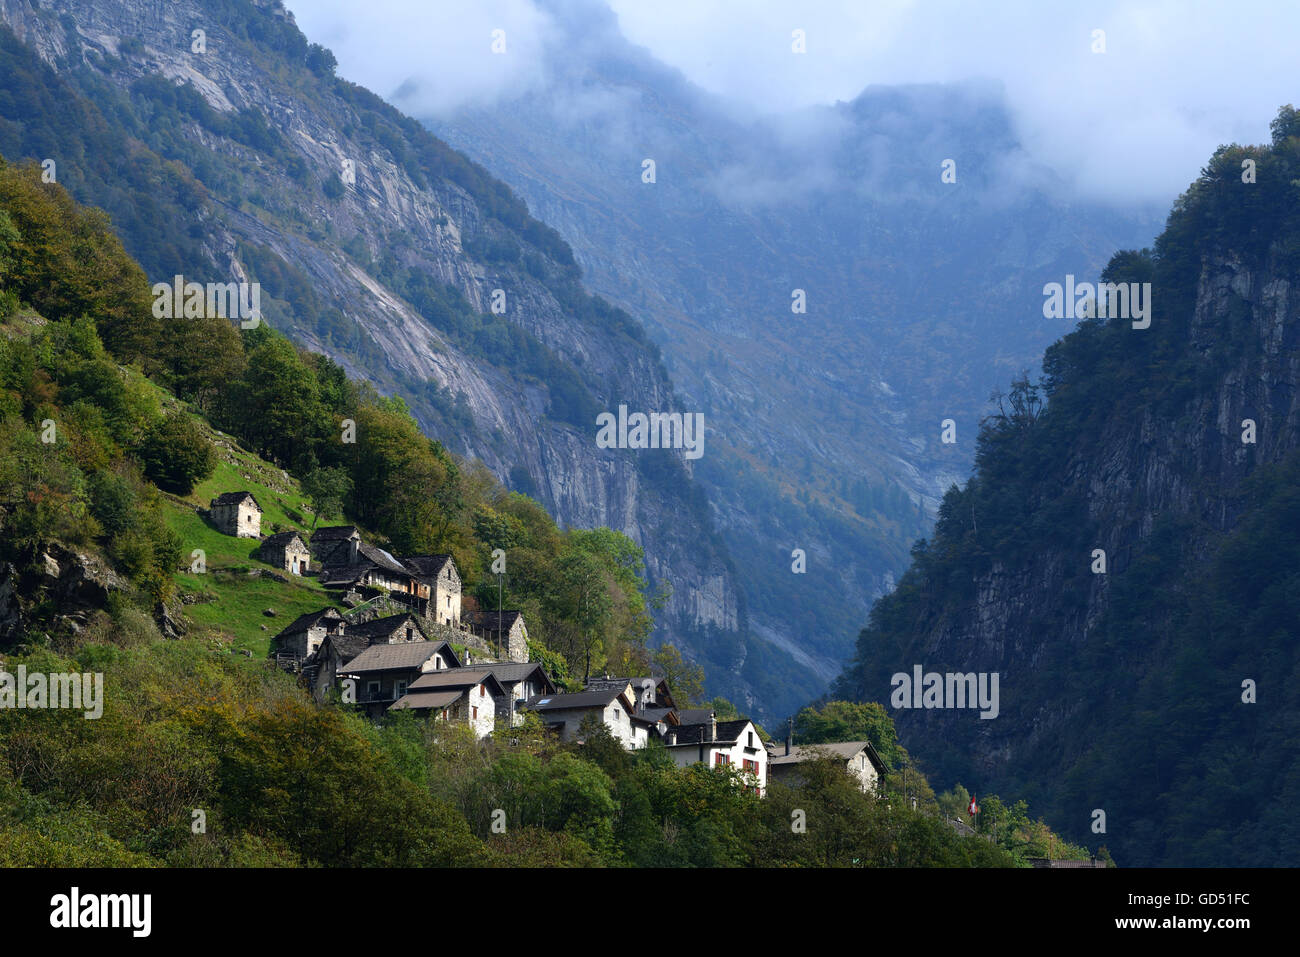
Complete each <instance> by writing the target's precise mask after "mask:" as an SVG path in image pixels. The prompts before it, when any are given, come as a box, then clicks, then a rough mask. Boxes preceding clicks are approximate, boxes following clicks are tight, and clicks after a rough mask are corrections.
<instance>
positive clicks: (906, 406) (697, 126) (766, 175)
mask: <svg viewBox="0 0 1300 957" xmlns="http://www.w3.org/2000/svg"><path fill="white" fill-rule="evenodd" d="M542 6H543V7H544V8H545V9H546V11H547V13H548V15H549V17H550V21H551V25H552V26H553V28H554V32H555V33H556V36H557V39H556V40H555V41H554V42H553V43H552V44H550V46H549V47H548V51H549V59H548V60H547V61H546V62H545V64H544V65H543V67H540V68H538V70H537V71H535V72H542V73H544V74H545V76H546V80H545V82H544V83H543V84H542V85H540V86H534V87H530V88H527V89H525V90H522V91H521V92H520V93H519V94H518V95H517V96H515V97H513V98H512V97H506V98H504V99H503V100H502V101H500V102H497V103H494V104H492V105H490V106H486V107H475V108H467V109H464V110H462V111H459V112H457V113H455V114H453V115H446V116H435V117H430V118H429V119H428V122H429V124H430V127H431V128H432V129H433V130H434V131H435V132H437V133H438V135H439V136H441V137H443V138H444V139H446V140H447V141H448V142H450V143H451V144H453V145H454V146H457V147H460V148H462V149H464V150H465V151H466V152H467V153H468V154H469V155H470V156H472V157H473V158H475V159H476V160H478V161H479V162H482V163H483V164H484V165H485V166H487V167H488V168H489V169H491V170H492V171H493V172H494V173H495V174H497V175H498V176H500V177H501V178H502V179H504V180H505V181H506V182H508V183H509V184H510V185H511V186H512V187H513V188H514V189H516V190H517V191H518V192H519V193H520V195H522V196H523V197H524V198H525V199H526V200H527V201H528V203H529V206H530V208H531V209H533V210H534V211H535V212H536V213H537V215H539V216H540V217H541V218H542V219H543V220H545V221H546V222H548V223H550V224H552V225H553V226H555V228H556V229H558V230H559V231H560V233H561V234H562V235H563V236H564V237H565V238H566V239H567V240H568V241H569V242H570V243H571V244H572V245H573V248H574V251H575V255H576V257H577V259H578V261H579V263H580V264H581V265H582V267H583V269H584V271H585V273H586V275H587V276H588V278H589V281H590V282H591V283H592V284H593V285H594V287H595V288H596V289H597V290H599V291H600V292H601V293H602V294H604V295H607V296H609V297H610V298H611V299H612V300H613V301H615V302H618V303H620V304H622V305H623V306H624V307H626V308H628V309H630V310H633V311H634V312H635V313H636V314H637V315H638V316H640V317H643V318H644V319H645V321H646V323H647V327H648V328H649V330H650V332H651V335H652V336H653V338H654V339H655V340H656V341H657V342H658V343H659V344H660V346H661V347H662V349H663V351H664V356H665V361H666V362H667V364H668V368H669V370H670V372H671V374H672V376H673V379H674V382H675V383H676V385H677V388H678V390H679V392H680V393H681V394H682V396H683V398H684V401H685V402H686V403H687V404H688V405H689V406H690V407H692V408H697V409H701V410H703V411H704V412H705V414H706V416H707V417H709V419H710V420H711V421H713V422H716V423H717V424H718V433H717V439H716V441H715V442H714V444H713V445H712V446H711V447H710V452H709V454H708V455H706V456H705V458H704V459H703V460H702V461H701V462H700V463H699V467H698V468H697V470H696V475H697V477H698V478H699V479H700V480H701V481H702V482H703V483H704V484H705V485H706V486H707V488H708V491H709V494H710V498H711V500H712V501H713V502H714V503H715V506H716V512H715V515H716V517H717V521H718V523H719V525H720V527H721V528H722V529H723V531H724V533H725V535H726V538H727V540H728V542H729V544H730V545H731V547H732V549H733V552H734V553H735V554H744V555H746V556H747V567H746V575H745V577H744V578H743V579H742V582H741V587H742V589H743V591H744V594H745V598H746V607H747V609H748V613H749V625H750V628H751V630H752V631H754V632H755V633H756V634H761V635H762V636H763V637H765V638H767V639H768V640H770V641H772V642H774V643H776V644H778V645H779V646H780V647H781V648H782V649H783V651H784V652H785V655H786V656H787V657H788V658H789V659H790V660H791V661H797V662H802V663H804V664H806V665H807V666H809V667H812V668H814V669H815V670H816V671H818V673H820V674H823V675H829V674H830V673H832V672H833V671H834V670H835V669H837V668H838V667H839V666H840V663H841V662H842V661H843V660H844V658H845V656H846V655H847V654H848V653H849V650H850V645H851V635H852V634H853V633H854V631H855V630H856V629H857V627H858V623H860V622H861V620H862V618H863V616H864V615H865V614H866V612H867V609H868V607H869V604H870V601H871V600H872V599H873V598H874V597H875V596H877V595H879V594H881V593H882V592H883V591H884V590H886V589H887V588H889V587H891V586H892V584H893V580H894V575H895V574H896V573H898V572H899V571H901V570H902V568H903V567H904V566H905V564H906V560H907V549H908V546H909V544H910V542H911V541H912V540H914V539H915V538H916V536H917V535H919V534H923V533H924V529H925V528H927V527H928V522H929V520H930V517H931V515H932V513H933V509H934V508H935V507H936V506H937V504H938V500H939V497H940V496H941V495H942V493H943V491H944V490H945V489H946V488H947V487H948V486H949V485H950V484H951V483H952V482H953V481H954V480H956V479H957V478H959V477H960V476H961V475H963V474H964V473H965V471H966V470H967V468H968V467H969V465H970V454H971V451H972V450H973V442H972V441H971V439H972V438H973V437H974V434H975V430H976V426H977V422H978V418H979V415H980V414H981V413H982V411H983V407H984V403H985V401H986V399H987V396H988V394H989V391H990V390H991V389H992V388H994V387H995V386H997V385H999V384H1001V383H1003V382H1005V381H1006V379H1007V378H1008V377H1009V376H1010V375H1013V374H1015V373H1016V372H1017V371H1019V370H1020V369H1021V368H1027V367H1030V366H1032V365H1033V364H1034V363H1035V362H1036V361H1037V357H1038V356H1039V355H1041V353H1042V350H1043V349H1044V348H1045V347H1046V346H1047V345H1048V344H1049V343H1050V342H1051V341H1052V340H1053V339H1054V338H1055V337H1056V336H1058V335H1059V334H1060V333H1061V331H1062V327H1061V326H1060V325H1057V324H1053V323H1051V322H1048V321H1046V320H1044V319H1043V318H1042V316H1041V314H1040V313H1039V312H1038V311H1037V310H1038V303H1037V295H1038V293H1037V290H1038V289H1039V288H1041V285H1042V283H1043V282H1045V281H1048V280H1057V281H1060V280H1062V279H1063V277H1064V275H1065V274H1066V273H1075V274H1077V275H1080V276H1089V277H1092V278H1095V276H1096V273H1097V272H1098V271H1099V270H1100V269H1101V267H1102V266H1104V264H1105V262H1106V258H1107V257H1108V256H1109V254H1110V251H1111V250H1113V249H1114V248H1116V247H1117V246H1128V245H1135V244H1136V245H1141V244H1145V243H1147V242H1149V241H1150V239H1151V237H1152V236H1153V235H1154V234H1155V232H1156V230H1157V229H1158V226H1159V219H1158V217H1157V216H1155V215H1151V214H1148V213H1143V212H1142V211H1135V212H1134V211H1122V212H1120V211H1112V210H1108V209H1105V208H1102V207H1099V206H1096V205H1091V204H1087V203H1081V202H1076V201H1075V200H1074V199H1073V198H1072V196H1071V190H1070V189H1069V186H1068V184H1066V183H1064V182H1062V181H1061V180H1060V179H1059V178H1058V177H1056V176H1055V175H1053V173H1052V172H1051V171H1050V170H1045V169H1042V168H1040V167H1038V166H1036V165H1035V164H1034V163H1033V162H1032V160H1031V158H1030V157H1028V156H1027V155H1026V154H1025V152H1024V150H1023V149H1022V148H1021V146H1020V144H1019V142H1018V141H1017V138H1016V135H1015V131H1014V129H1013V125H1012V121H1011V118H1010V116H1009V115H1008V113H1007V110H1006V107H1005V105H1004V102H1003V100H1002V97H1001V95H1000V92H999V91H998V90H996V89H992V88H985V87H983V86H981V85H971V86H954V87H935V88H926V87H917V88H903V89H892V88H870V89H868V90H866V91H865V92H863V93H862V95H861V96H859V97H858V98H857V99H855V100H854V101H853V102H851V103H840V104H837V105H836V106H834V107H828V108H821V109H810V110H806V111H803V112H801V113H797V114H795V115H791V116H781V117H774V116H748V117H747V116H744V115H743V113H742V112H741V111H740V110H739V109H738V108H736V107H735V106H733V105H728V104H724V103H721V102H718V101H716V100H715V99H713V98H712V97H710V96H708V95H706V94H705V93H704V92H703V91H701V90H699V89H697V88H695V87H693V86H692V85H691V84H690V83H689V82H688V81H686V80H685V79H684V78H683V77H682V76H681V75H680V74H678V73H677V72H675V71H673V70H670V69H668V68H667V67H665V66H664V65H663V64H661V63H659V62H658V61H656V60H655V59H654V58H653V57H652V56H651V55H650V54H649V53H648V52H647V51H645V50H643V49H641V48H638V47H634V46H632V45H631V44H629V43H628V41H627V40H626V39H625V38H624V37H623V36H622V34H621V33H620V31H619V27H618V24H617V22H616V20H615V18H614V17H613V15H612V14H611V13H610V12H609V10H608V8H607V7H606V6H605V4H603V3H600V2H597V0H589V2H575V0H563V2H559V0H557V2H554V3H546V4H543V5H542ZM393 95H394V98H395V99H394V102H396V103H397V104H398V105H399V106H402V107H403V108H404V109H406V110H407V111H408V112H413V113H415V114H416V115H418V116H424V114H422V113H418V112H416V111H417V110H419V109H420V104H421V102H422V101H421V95H422V94H421V89H420V87H419V85H418V84H417V83H415V82H411V83H409V84H404V85H403V87H402V88H401V89H399V90H397V91H395V92H394V94H393ZM947 159H952V160H954V161H955V163H956V167H955V173H956V181H955V183H944V182H942V181H941V173H942V164H943V162H944V161H945V160H947ZM646 160H653V161H654V163H655V177H654V182H653V183H649V182H645V181H643V163H644V161H646ZM795 290H802V291H803V293H804V294H805V295H806V301H807V311H806V312H804V313H795V312H792V311H791V310H792V304H793V300H792V295H793V294H794V291H795ZM947 418H952V419H954V420H955V421H956V423H957V443H956V444H955V445H954V444H943V443H942V442H941V441H940V422H941V421H942V420H944V419H947ZM795 548H801V549H804V550H805V551H806V553H807V556H808V564H807V572H806V574H797V573H793V572H792V565H791V563H792V559H791V552H792V550H793V549H795Z"/></svg>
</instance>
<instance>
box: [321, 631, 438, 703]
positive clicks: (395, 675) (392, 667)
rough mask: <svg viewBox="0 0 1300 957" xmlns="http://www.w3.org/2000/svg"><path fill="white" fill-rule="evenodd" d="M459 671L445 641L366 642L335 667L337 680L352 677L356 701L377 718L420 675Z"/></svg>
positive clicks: (404, 692) (401, 695) (403, 693)
mask: <svg viewBox="0 0 1300 957" xmlns="http://www.w3.org/2000/svg"><path fill="white" fill-rule="evenodd" d="M448 669H453V670H457V671H459V670H461V664H460V659H459V658H458V657H457V655H456V652H455V650H454V649H453V648H452V647H451V645H449V644H448V643H447V642H445V641H403V642H399V643H397V644H377V645H370V646H369V647H367V648H366V649H365V650H364V651H362V652H361V653H360V654H359V655H357V656H356V657H355V658H353V659H352V660H351V661H349V662H347V663H346V664H345V665H343V666H342V667H341V668H340V669H339V670H338V680H339V681H340V682H342V681H346V680H347V679H352V680H353V681H354V682H355V684H354V690H355V692H356V698H355V700H356V703H357V704H358V705H360V706H361V707H362V708H363V709H364V710H365V712H366V714H367V715H369V716H370V717H372V718H377V717H379V716H380V715H382V714H383V713H384V712H385V711H387V710H388V709H389V708H390V707H392V706H393V704H394V703H395V702H396V701H398V700H399V699H400V698H401V697H403V696H404V695H405V694H406V689H407V688H408V687H409V686H410V685H411V684H412V683H413V682H414V681H415V680H416V679H417V678H419V677H420V676H422V675H425V674H428V673H430V672H434V671H446V670H448Z"/></svg>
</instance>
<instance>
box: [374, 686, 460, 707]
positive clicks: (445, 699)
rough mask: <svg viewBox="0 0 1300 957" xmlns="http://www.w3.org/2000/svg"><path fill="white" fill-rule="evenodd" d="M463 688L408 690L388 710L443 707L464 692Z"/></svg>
mask: <svg viewBox="0 0 1300 957" xmlns="http://www.w3.org/2000/svg"><path fill="white" fill-rule="evenodd" d="M464 693H465V692H464V690H462V689H457V690H455V691H423V692H421V691H417V692H415V693H412V692H410V691H408V692H407V693H406V694H404V695H402V696H401V697H400V698H398V699H397V700H396V701H394V702H393V705H392V707H391V708H389V710H390V711H392V710H394V709H397V708H401V709H403V710H405V709H406V708H411V709H413V710H417V711H424V710H430V709H435V708H445V707H447V705H449V704H451V703H452V702H454V701H455V700H456V699H457V698H459V697H461V696H462V695H463V694H464Z"/></svg>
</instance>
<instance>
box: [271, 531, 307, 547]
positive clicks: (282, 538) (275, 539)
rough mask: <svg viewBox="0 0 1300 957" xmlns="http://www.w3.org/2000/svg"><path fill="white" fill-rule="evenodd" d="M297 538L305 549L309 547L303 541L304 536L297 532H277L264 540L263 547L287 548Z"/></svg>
mask: <svg viewBox="0 0 1300 957" xmlns="http://www.w3.org/2000/svg"><path fill="white" fill-rule="evenodd" d="M295 538H296V539H298V543H299V544H300V545H302V547H303V548H304V549H305V548H306V547H307V543H306V542H304V541H303V540H302V536H301V535H299V534H298V533H297V532H292V531H290V532H276V533H275V534H274V535H268V536H267V537H266V538H264V539H262V547H263V548H266V547H267V546H270V547H272V548H275V547H280V546H287V545H288V544H289V543H290V542H292V541H293V540H294V539H295Z"/></svg>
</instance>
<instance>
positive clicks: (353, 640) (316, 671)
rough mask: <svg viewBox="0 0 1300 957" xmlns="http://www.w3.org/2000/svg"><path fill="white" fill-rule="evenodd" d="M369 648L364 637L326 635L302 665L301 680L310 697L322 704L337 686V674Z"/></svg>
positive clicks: (368, 643) (346, 634) (367, 641)
mask: <svg viewBox="0 0 1300 957" xmlns="http://www.w3.org/2000/svg"><path fill="white" fill-rule="evenodd" d="M369 647H370V641H369V639H368V638H366V637H365V636H356V635H351V634H348V633H346V632H345V633H344V634H340V635H326V636H325V640H324V641H322V642H321V643H320V646H319V647H318V648H317V649H316V653H315V654H314V655H312V656H311V657H310V658H308V659H307V660H306V661H304V662H303V664H302V675H303V680H304V681H305V682H306V684H307V687H309V688H310V689H311V695H312V697H313V698H314V699H316V701H317V702H323V701H325V699H326V698H328V697H329V694H330V692H331V691H332V690H334V689H335V688H336V687H337V686H338V676H339V672H340V671H343V670H344V669H345V668H346V667H347V664H348V662H350V661H352V659H354V658H356V657H357V655H359V654H361V652H363V651H365V650H366V649H367V648H369Z"/></svg>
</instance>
